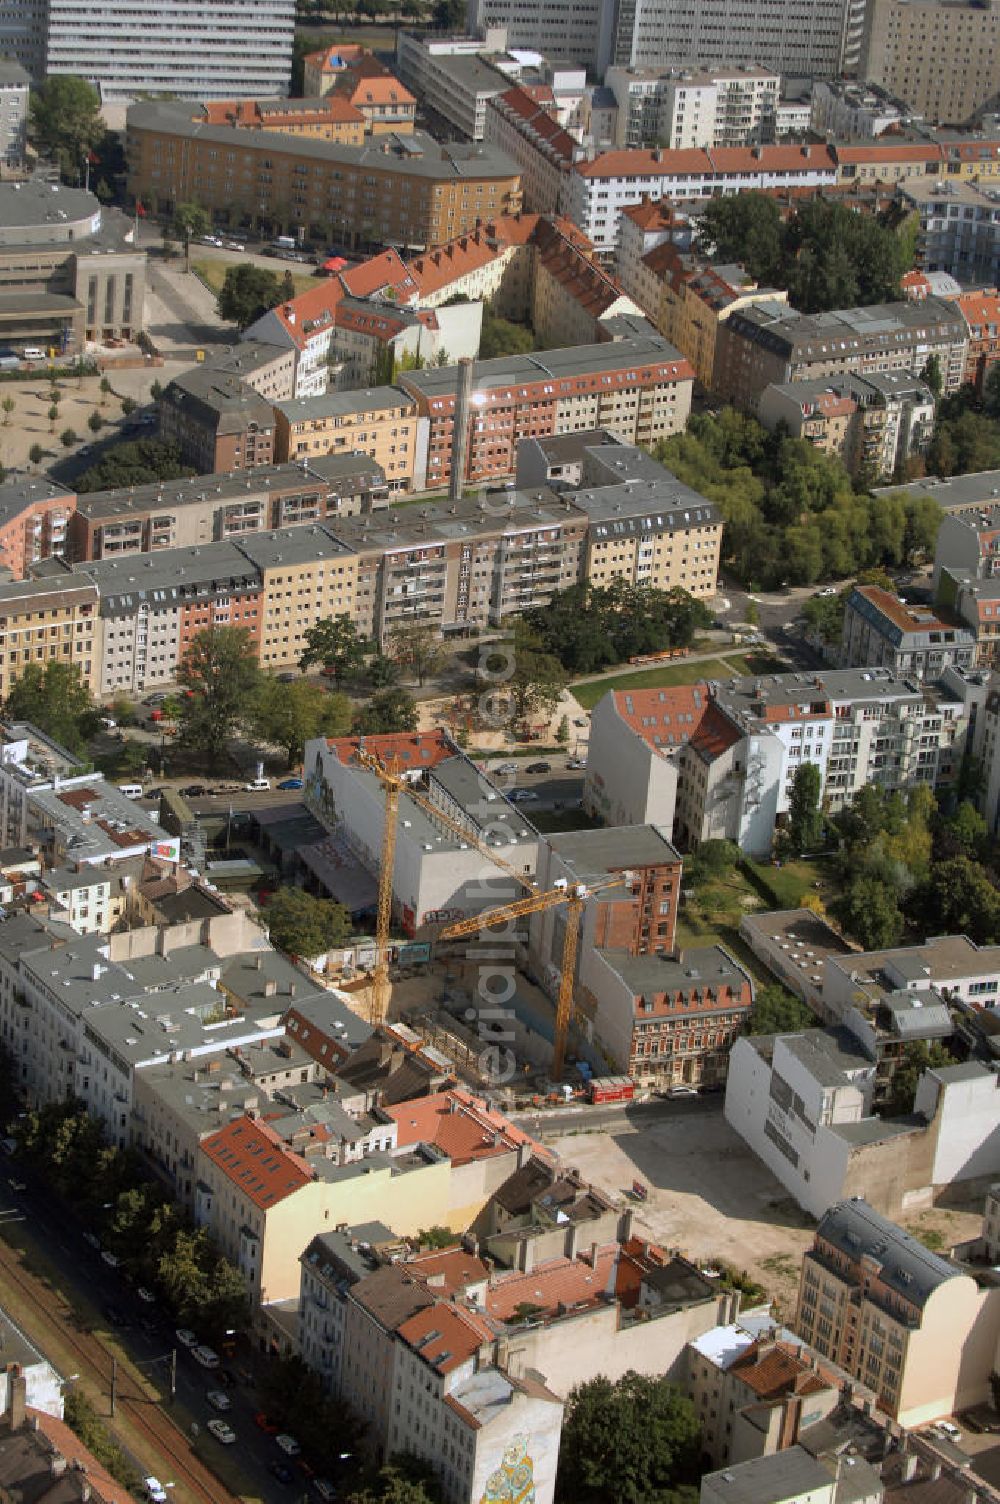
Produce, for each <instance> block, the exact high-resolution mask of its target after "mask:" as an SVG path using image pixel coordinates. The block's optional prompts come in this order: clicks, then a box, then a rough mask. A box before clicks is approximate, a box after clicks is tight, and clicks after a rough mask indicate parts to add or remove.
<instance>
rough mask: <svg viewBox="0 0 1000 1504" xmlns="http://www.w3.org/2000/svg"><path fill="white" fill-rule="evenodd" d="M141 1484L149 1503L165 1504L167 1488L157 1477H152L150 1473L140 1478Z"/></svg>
mask: <svg viewBox="0 0 1000 1504" xmlns="http://www.w3.org/2000/svg"><path fill="white" fill-rule="evenodd" d="M142 1486H143V1488H144V1489H145V1490H146V1498H147V1499H149V1501H150V1504H167V1490H166V1489H165V1488H164V1487H163V1484H162V1483H161V1482H160V1480H159V1478H154V1477H153V1475H152V1473H150V1475H149V1477H148V1478H144V1479H143V1480H142Z"/></svg>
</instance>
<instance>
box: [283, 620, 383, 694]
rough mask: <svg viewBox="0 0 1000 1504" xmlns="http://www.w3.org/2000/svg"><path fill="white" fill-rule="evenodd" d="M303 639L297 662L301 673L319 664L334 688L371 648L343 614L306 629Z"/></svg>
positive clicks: (341, 682)
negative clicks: (303, 644) (330, 679)
mask: <svg viewBox="0 0 1000 1504" xmlns="http://www.w3.org/2000/svg"><path fill="white" fill-rule="evenodd" d="M305 637H306V646H305V651H304V652H303V654H302V657H301V658H300V659H299V668H300V669H301V670H302V672H303V673H305V671H306V669H308V668H311V667H312V665H313V664H314V663H321V664H322V665H323V667H324V668H325V669H329V671H330V676H331V678H332V679H333V681H334V683H335V684H337V685H338V686H339V685H341V684H343V683H344V680H345V679H349V678H350V677H351V675H352V674H355V673H357V671H358V670H359V669H360V668H361V666H362V665H363V663H364V661H365V655H366V653H369V652H370V651H371V647H372V644H371V643H370V642H369V641H368V639H367V638H366V637H362V636H360V634H359V633H358V629H357V627H356V626H355V624H354V622H353V621H352V620H351V618H350V616H348V614H347V612H346V611H342V612H341V613H340V614H339V615H338V616H327V617H324V618H323V620H322V621H318V622H315V623H314V625H313V626H311V627H307V628H306V634H305Z"/></svg>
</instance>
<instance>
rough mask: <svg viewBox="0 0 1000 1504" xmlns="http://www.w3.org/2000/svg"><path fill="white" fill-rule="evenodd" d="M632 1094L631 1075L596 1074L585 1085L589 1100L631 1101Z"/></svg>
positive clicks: (632, 1083)
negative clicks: (596, 1075) (595, 1076)
mask: <svg viewBox="0 0 1000 1504" xmlns="http://www.w3.org/2000/svg"><path fill="white" fill-rule="evenodd" d="M634 1096H635V1082H634V1081H633V1080H632V1077H631V1076H598V1077H597V1078H596V1079H595V1080H593V1081H591V1082H589V1083H588V1086H587V1099H588V1101H590V1102H631V1101H632V1099H633V1097H634Z"/></svg>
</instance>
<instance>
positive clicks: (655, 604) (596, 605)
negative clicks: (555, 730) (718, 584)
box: [524, 580, 712, 674]
mask: <svg viewBox="0 0 1000 1504" xmlns="http://www.w3.org/2000/svg"><path fill="white" fill-rule="evenodd" d="M711 623H712V614H711V612H710V611H709V610H708V608H707V607H706V606H705V605H704V604H703V603H702V602H701V601H697V600H695V599H694V597H693V596H692V595H689V593H688V592H687V591H686V590H680V589H673V590H656V589H654V588H653V587H652V586H651V585H633V584H631V583H630V582H629V581H627V580H615V581H614V582H613V583H612V584H610V585H592V584H590V583H589V582H586V581H585V582H583V583H581V584H579V585H571V586H569V588H568V589H566V590H558V591H556V593H555V594H554V595H553V597H552V599H551V601H550V602H549V603H548V605H547V606H537V607H533V608H532V609H531V610H528V611H526V612H525V613H524V625H525V627H526V629H527V631H528V632H529V633H530V634H531V635H532V637H533V638H534V639H535V640H536V641H537V643H538V646H539V648H540V650H541V651H542V652H544V653H548V654H550V655H551V656H552V657H553V658H554V659H555V660H557V662H558V663H559V664H560V665H561V666H562V668H564V669H565V670H566V671H567V672H568V673H571V674H584V673H596V672H597V671H599V670H600V669H602V668H607V667H610V666H612V665H614V664H616V663H624V662H626V661H627V660H628V659H629V658H631V657H633V656H635V655H637V654H640V653H656V652H661V651H663V650H664V649H666V648H674V647H689V646H690V644H691V642H692V641H693V639H694V634H695V632H696V630H697V629H698V628H699V627H708V626H711Z"/></svg>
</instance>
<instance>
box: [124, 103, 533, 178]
mask: <svg viewBox="0 0 1000 1504" xmlns="http://www.w3.org/2000/svg"><path fill="white" fill-rule="evenodd" d="M194 108H197V106H194V105H192V104H190V103H188V104H185V103H183V102H181V101H172V100H152V101H150V100H144V101H142V102H140V103H138V104H133V105H131V106H130V107H129V110H128V114H127V117H126V118H127V125H128V126H129V127H131V128H134V129H138V130H152V131H163V132H167V133H169V134H172V135H177V136H184V137H187V138H188V139H189V140H197V141H207V142H209V143H210V144H212V145H216V146H223V147H228V148H229V149H230V150H238V151H241V152H253V151H262V152H267V153H268V154H269V155H271V156H274V155H275V154H277V155H279V156H280V155H290V156H296V157H311V158H313V159H315V160H317V161H322V162H329V163H331V164H335V163H344V164H345V165H346V164H349V165H352V166H355V167H358V168H362V169H367V170H370V171H378V170H381V171H392V172H402V173H406V174H407V175H408V176H412V177H422V178H431V179H445V180H446V179H454V178H459V179H461V178H472V179H475V178H513V177H517V176H518V175H519V168H518V167H517V165H516V163H514V162H513V161H511V159H510V157H508V156H506V155H505V154H504V153H503V152H501V151H498V150H497V149H496V148H495V147H492V146H486V145H483V144H481V143H478V142H477V143H472V142H470V143H468V144H463V143H458V142H450V143H449V144H447V145H441V144H440V143H439V142H437V141H435V140H434V139H433V138H432V137H431V136H427V135H425V134H424V133H423V132H422V131H414V133H413V134H412V135H409V136H397V135H396V134H395V133H394V132H393V133H390V134H388V135H384V136H374V137H372V138H370V140H369V141H368V142H366V144H365V145H364V146H342V145H340V144H339V143H338V142H334V141H320V140H313V139H311V138H310V137H307V136H295V137H294V138H286V137H284V136H280V135H276V134H275V133H274V132H272V131H264V130H244V129H239V130H238V129H236V128H235V127H232V126H224V125H208V124H206V122H205V121H203V120H192V118H191V111H192V109H194Z"/></svg>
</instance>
